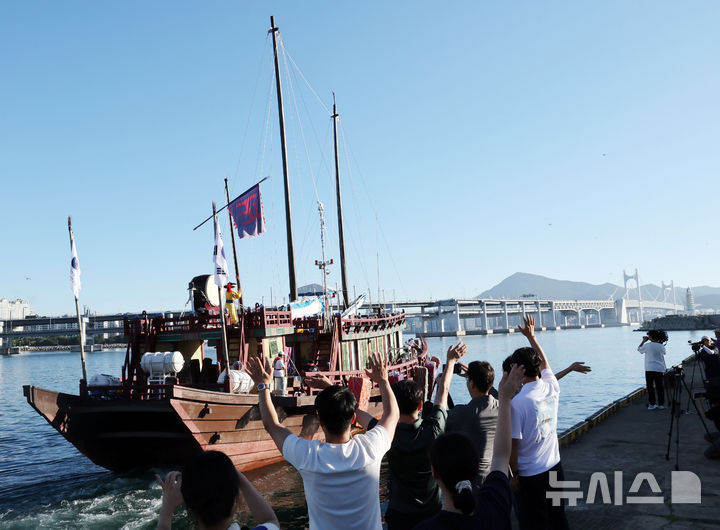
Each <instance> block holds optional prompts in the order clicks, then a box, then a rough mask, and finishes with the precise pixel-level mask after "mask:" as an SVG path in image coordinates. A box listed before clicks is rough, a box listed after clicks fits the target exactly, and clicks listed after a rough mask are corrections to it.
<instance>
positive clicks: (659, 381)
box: [638, 329, 668, 410]
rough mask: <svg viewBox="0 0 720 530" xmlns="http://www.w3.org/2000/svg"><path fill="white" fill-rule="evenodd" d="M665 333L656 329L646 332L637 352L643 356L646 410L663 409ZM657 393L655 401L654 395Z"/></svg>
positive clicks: (666, 337) (666, 338)
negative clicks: (646, 398)
mask: <svg viewBox="0 0 720 530" xmlns="http://www.w3.org/2000/svg"><path fill="white" fill-rule="evenodd" d="M667 340H668V336H667V333H665V332H664V331H661V330H658V329H652V330H650V331H648V334H647V335H645V336H644V337H643V340H642V342H641V343H640V346H638V351H639V352H640V353H642V354H643V355H645V384H646V386H647V392H648V400H649V402H650V403H649V404H648V410H655V409H659V410H662V409H664V408H665V387H664V384H663V374H664V373H665V343H666V342H667ZM656 392H657V401H656V400H655V393H656Z"/></svg>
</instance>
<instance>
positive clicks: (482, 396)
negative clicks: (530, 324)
mask: <svg viewBox="0 0 720 530" xmlns="http://www.w3.org/2000/svg"><path fill="white" fill-rule="evenodd" d="M464 376H465V378H466V385H467V389H468V393H469V394H470V401H469V402H468V403H466V404H465V405H455V407H454V408H452V409H450V411H449V412H448V419H447V426H446V427H445V430H446V431H447V432H459V433H462V434H464V435H466V436H467V437H468V438H470V440H471V441H472V444H473V446H474V447H475V453H476V454H477V458H478V461H479V462H480V467H479V473H478V474H477V475H476V476H475V480H474V482H473V490H474V491H475V492H476V493H477V492H478V491H479V490H480V486H481V485H482V483H483V481H484V480H485V477H486V476H487V474H488V473H489V471H490V462H491V460H492V450H493V440H494V439H495V430H496V428H497V418H498V400H497V399H496V398H495V397H494V396H492V395H491V394H490V389H491V388H492V387H493V383H494V381H495V370H494V369H493V367H492V365H491V364H490V363H488V362H485V361H473V362H471V363H470V364H468V366H467V370H466V371H465V374H464Z"/></svg>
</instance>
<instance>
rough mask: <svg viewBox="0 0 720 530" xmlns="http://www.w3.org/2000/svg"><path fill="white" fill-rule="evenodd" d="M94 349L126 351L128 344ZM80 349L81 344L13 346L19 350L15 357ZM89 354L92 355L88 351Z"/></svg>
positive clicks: (104, 345) (102, 345)
mask: <svg viewBox="0 0 720 530" xmlns="http://www.w3.org/2000/svg"><path fill="white" fill-rule="evenodd" d="M93 346H94V347H98V346H99V347H100V350H99V351H105V350H119V349H125V348H127V344H125V343H111V344H94V345H93ZM77 347H79V344H66V345H60V344H58V345H56V346H13V347H12V349H13V350H17V353H13V355H17V354H20V353H23V352H28V351H29V352H35V351H71V349H72V348H77ZM88 353H91V352H90V351H88Z"/></svg>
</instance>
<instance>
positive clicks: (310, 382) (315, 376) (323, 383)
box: [305, 372, 333, 390]
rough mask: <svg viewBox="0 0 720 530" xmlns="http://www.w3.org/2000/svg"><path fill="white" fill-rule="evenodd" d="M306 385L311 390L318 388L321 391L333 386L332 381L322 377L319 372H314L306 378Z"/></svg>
mask: <svg viewBox="0 0 720 530" xmlns="http://www.w3.org/2000/svg"><path fill="white" fill-rule="evenodd" d="M305 383H306V384H307V386H309V387H310V388H317V389H319V390H322V389H323V388H327V387H329V386H332V384H333V383H332V381H330V379H328V378H327V377H325V376H324V375H322V374H321V373H319V372H312V373H309V374H307V375H306V376H305Z"/></svg>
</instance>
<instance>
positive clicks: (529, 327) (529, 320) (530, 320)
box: [518, 315, 550, 371]
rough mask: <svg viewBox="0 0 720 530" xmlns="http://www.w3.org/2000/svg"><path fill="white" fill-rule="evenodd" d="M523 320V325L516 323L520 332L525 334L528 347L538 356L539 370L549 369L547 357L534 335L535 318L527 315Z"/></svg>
mask: <svg viewBox="0 0 720 530" xmlns="http://www.w3.org/2000/svg"><path fill="white" fill-rule="evenodd" d="M524 322H525V325H524V326H521V325H519V324H518V329H519V330H520V333H522V334H523V335H525V338H527V340H528V342H529V343H530V347H531V348H532V349H533V350H535V351H536V352H537V354H538V355H539V356H540V371H543V370H549V369H550V363H549V362H548V359H547V357H546V356H545V352H544V351H543V349H542V347H541V346H540V343H539V342H538V341H537V338H536V337H535V318H534V317H533V316H532V315H527V316H526V317H525V319H524Z"/></svg>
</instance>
